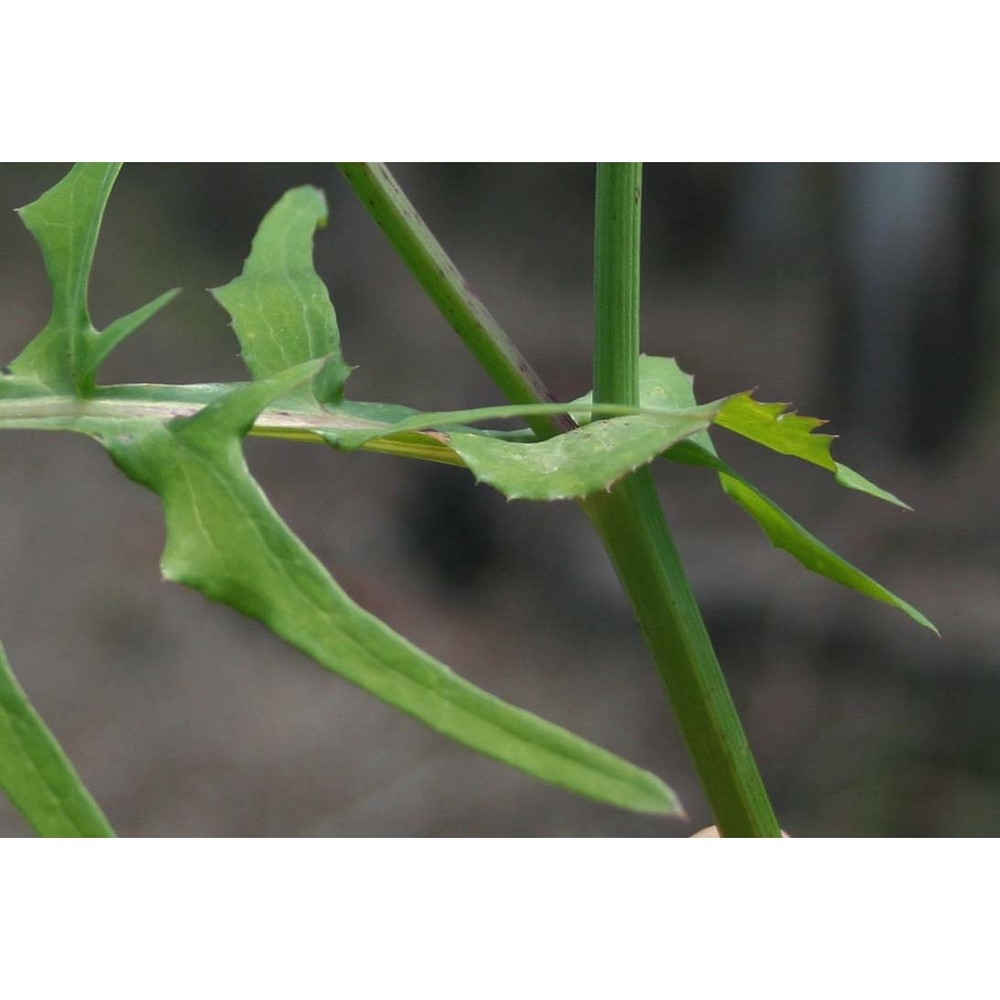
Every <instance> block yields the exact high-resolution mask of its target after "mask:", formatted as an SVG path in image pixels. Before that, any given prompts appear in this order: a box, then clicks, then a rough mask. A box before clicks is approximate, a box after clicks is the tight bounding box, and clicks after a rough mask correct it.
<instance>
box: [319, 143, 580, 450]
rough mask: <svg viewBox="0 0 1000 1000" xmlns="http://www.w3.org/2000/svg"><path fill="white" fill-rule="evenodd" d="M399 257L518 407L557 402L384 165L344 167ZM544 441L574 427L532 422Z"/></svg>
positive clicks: (551, 419) (559, 421) (532, 419)
mask: <svg viewBox="0 0 1000 1000" xmlns="http://www.w3.org/2000/svg"><path fill="white" fill-rule="evenodd" d="M337 166H338V167H339V168H340V171H341V173H342V174H343V175H344V177H345V178H346V179H347V181H348V183H350V185H351V187H353V188H354V191H355V193H356V194H357V195H358V197H359V198H360V199H361V200H362V202H364V204H365V205H366V206H367V208H368V211H369V212H370V213H371V215H372V217H373V218H374V219H375V221H376V222H377V223H378V224H379V226H380V227H381V228H382V231H383V232H384V233H385V235H386V236H387V237H388V239H389V242H390V243H391V244H392V245H393V247H395V249H396V252H397V253H398V254H399V255H400V256H401V257H402V258H403V260H404V261H405V262H406V265H407V266H408V267H409V269H410V271H411V272H412V273H413V276H414V277H415V278H416V279H417V281H419V282H420V285H421V287H422V288H423V289H424V291H425V292H426V293H427V294H428V296H429V297H430V298H431V300H432V301H433V302H434V304H435V305H436V306H437V307H438V309H439V310H440V311H441V314H442V315H443V316H444V318H445V319H446V320H448V322H449V323H450V324H451V325H452V327H453V328H454V330H455V332H456V333H457V334H458V335H459V336H460V337H461V338H462V340H463V341H464V342H465V344H466V346H467V347H468V348H469V350H470V351H471V352H472V354H473V356H474V357H475V358H476V360H477V361H478V362H479V363H480V364H481V365H482V366H483V368H484V369H485V370H486V371H487V372H489V374H490V376H491V377H492V379H493V381H494V382H496V384H497V385H498V386H499V388H500V389H501V390H502V391H503V393H504V394H505V395H506V396H507V398H508V399H509V400H510V401H511V402H512V403H549V402H553V401H554V397H552V396H551V395H550V394H549V393H548V391H547V390H546V388H545V386H544V385H543V383H542V380H541V379H540V378H539V377H538V375H537V374H536V372H535V370H534V369H533V368H532V367H531V365H530V364H528V362H527V361H526V360H525V358H524V357H523V356H522V355H521V353H520V351H518V349H517V348H516V347H515V346H514V344H513V343H512V342H511V340H510V339H509V338H508V336H507V334H506V333H504V331H503V329H502V328H501V326H500V324H499V323H498V322H497V321H496V320H495V319H494V318H493V316H492V315H491V314H490V311H489V310H488V309H487V308H486V306H484V305H483V303H482V302H481V301H480V300H479V298H478V297H477V296H476V294H475V293H474V292H473V291H472V289H471V288H470V287H469V285H468V282H466V280H465V279H464V278H463V277H462V275H461V273H460V272H459V270H458V268H457V267H455V265H454V263H453V262H452V260H451V258H450V257H449V256H448V255H447V254H446V253H445V252H444V249H443V247H442V246H441V244H440V243H438V241H437V240H436V239H435V238H434V235H433V233H431V231H430V230H429V229H428V228H427V226H426V225H425V223H424V221H423V219H421V218H420V216H419V215H418V214H417V210H416V209H415V208H414V207H413V204H412V203H411V202H410V200H409V198H407V197H406V195H405V194H404V193H403V191H402V190H401V188H400V187H399V185H398V184H397V183H396V179H395V178H394V177H393V176H392V174H391V173H389V170H388V168H387V167H386V166H385V164H384V163H338V164H337ZM528 423H529V424H530V425H531V429H532V430H533V431H534V432H535V433H536V434H537V435H538V436H539V437H540V438H549V437H552V436H553V435H555V434H558V433H560V432H561V431H564V430H569V429H570V428H571V427H572V426H573V424H572V422H570V421H568V420H566V419H560V418H558V417H549V416H536V417H530V418H529V419H528Z"/></svg>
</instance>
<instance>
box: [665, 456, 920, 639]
mask: <svg viewBox="0 0 1000 1000" xmlns="http://www.w3.org/2000/svg"><path fill="white" fill-rule="evenodd" d="M666 457H667V458H669V459H672V460H673V461H675V462H683V463H685V464H687V465H699V466H704V467H706V468H709V469H714V470H715V471H716V472H718V473H719V479H720V480H721V482H722V488H723V489H724V490H725V491H726V494H727V495H728V496H729V497H731V498H732V499H733V500H734V501H735V502H736V503H737V504H739V505H740V507H742V508H743V509H744V510H745V511H746V512H747V513H748V514H749V515H750V516H751V517H752V518H753V519H754V520H755V521H756V522H757V523H758V524H759V525H760V526H761V528H763V530H764V533H765V534H766V535H767V537H768V538H769V539H770V540H771V544H772V545H774V546H775V548H779V549H784V550H785V551H786V552H788V553H789V554H790V555H791V556H793V557H794V558H795V559H797V560H798V561H799V562H800V563H801V564H802V565H803V566H805V568H806V569H809V570H812V571H813V572H814V573H819V574H820V576H825V577H826V578H827V579H828V580H832V581H834V582H835V583H840V584H843V585H844V586H845V587H850V588H851V589H852V590H856V591H857V592H858V593H859V594H864V595H866V596H868V597H873V598H875V600H877V601H883V602H885V603H886V604H891V605H892V606H893V607H895V608H899V610H900V611H903V612H905V613H906V614H908V615H909V616H910V617H911V618H912V619H913V620H914V621H915V622H918V623H919V624H921V625H923V626H924V627H925V628H929V629H930V630H931V631H932V632H934V633H935V634H940V633H939V632H938V630H937V628H936V627H935V626H934V625H933V624H932V623H931V622H930V620H929V619H927V618H926V617H925V616H924V615H923V614H921V613H920V612H919V611H918V610H917V609H916V608H915V607H913V605H912V604H908V603H907V602H906V601H904V600H903V599H902V598H900V597H897V596H896V595H895V594H893V593H892V592H891V591H889V590H887V589H886V588H885V587H883V586H882V585H881V584H880V583H878V582H876V581H875V580H873V579H872V578H871V577H870V576H868V575H867V574H865V573H863V572H862V571H861V570H859V569H858V568H857V567H856V566H853V565H851V563H849V562H848V561H847V560H846V559H844V558H842V557H841V556H839V555H837V553H836V552H834V551H833V550H832V549H831V548H829V547H828V546H826V545H824V544H823V542H821V541H820V540H819V539H818V538H816V536H815V535H812V534H810V533H809V532H808V531H807V530H806V529H805V528H803V527H802V525H801V524H799V523H798V522H797V521H795V520H794V519H793V518H792V517H790V516H789V515H788V514H786V513H785V511H783V510H782V509H781V508H780V507H779V506H778V505H777V504H776V503H775V502H774V501H773V500H770V499H769V498H768V497H766V496H765V495H764V494H763V493H762V492H761V491H760V490H759V489H757V487H756V486H754V485H753V484H752V483H751V482H749V480H747V479H745V478H744V477H743V476H741V475H740V474H739V473H738V472H736V471H735V470H734V469H733V468H731V467H730V466H729V465H727V464H726V463H725V462H723V461H722V460H721V459H720V458H719V457H718V456H717V455H715V454H713V453H712V452H711V451H710V450H709V449H707V448H705V447H703V446H702V445H700V444H697V443H696V442H694V441H683V442H681V443H680V444H679V445H677V446H676V447H675V448H672V449H671V450H670V451H669V452H668V453H667V456H666Z"/></svg>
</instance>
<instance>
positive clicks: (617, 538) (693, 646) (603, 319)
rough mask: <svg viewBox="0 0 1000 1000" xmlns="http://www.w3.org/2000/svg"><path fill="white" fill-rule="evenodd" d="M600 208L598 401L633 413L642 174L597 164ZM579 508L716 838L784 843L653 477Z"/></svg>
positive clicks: (635, 167) (639, 477)
mask: <svg viewBox="0 0 1000 1000" xmlns="http://www.w3.org/2000/svg"><path fill="white" fill-rule="evenodd" d="M596 202H597V209H596V225H595V266H594V271H595V316H596V324H595V328H596V344H595V351H594V401H595V402H599V403H618V404H627V405H634V404H636V403H637V402H638V396H639V386H638V362H639V271H640V217H641V203H642V165H641V164H638V163H621V164H618V163H602V164H599V165H598V172H597V199H596ZM582 504H583V507H584V510H586V512H587V514H588V515H589V516H590V518H591V520H592V521H593V523H594V525H595V527H596V528H597V531H598V534H599V535H600V536H601V539H602V541H603V542H604V546H605V548H606V549H607V551H608V554H609V555H610V557H611V560H612V562H613V563H614V566H615V569H616V571H617V573H618V576H619V579H620V580H621V582H622V585H623V587H624V588H625V591H626V593H627V594H628V597H629V600H630V601H631V603H632V606H633V609H634V610H635V614H636V617H637V618H638V620H639V625H640V627H641V629H642V632H643V635H644V636H645V638H646V642H647V644H648V645H649V647H650V650H651V652H652V654H653V659H654V660H655V662H656V665H657V667H658V668H659V670H660V673H661V675H662V677H663V681H664V683H665V685H666V688H667V692H668V694H669V696H670V700H671V703H672V704H673V707H674V711H675V713H676V715H677V719H678V722H679V725H680V729H681V733H682V735H683V736H684V741H685V743H686V744H687V747H688V751H689V752H690V754H691V756H692V758H693V760H694V763H695V767H696V768H697V771H698V775H699V777H700V779H701V783H702V786H703V787H704V789H705V793H706V795H707V796H708V800H709V802H710V804H711V806H712V810H713V813H714V815H715V822H716V825H717V826H718V828H719V831H720V833H721V834H722V835H723V836H729V837H778V836H780V835H781V831H780V829H779V827H778V823H777V820H776V819H775V817H774V813H773V811H772V809H771V806H770V803H769V802H768V798H767V793H766V791H765V789H764V785H763V782H762V781H761V778H760V773H759V772H758V770H757V765H756V763H755V762H754V759H753V755H752V754H751V752H750V747H749V745H748V743H747V740H746V736H745V735H744V733H743V728H742V726H741V725H740V720H739V717H738V715H737V713H736V708H735V706H734V705H733V701H732V698H731V697H730V694H729V690H728V688H727V686H726V681H725V678H724V677H723V675H722V670H721V668H720V666H719V662H718V659H717V658H716V656H715V651H714V649H713V648H712V643H711V640H710V639H709V636H708V632H707V631H706V629H705V624H704V621H703V620H702V617H701V611H700V609H699V608H698V603H697V601H696V600H695V597H694V594H693V593H692V591H691V586H690V584H689V583H688V580H687V577H686V575H685V573H684V567H683V565H682V563H681V559H680V555H679V553H678V551H677V547H676V545H675V544H674V540H673V538H672V537H671V534H670V530H669V528H668V526H667V522H666V519H665V518H664V516H663V509H662V507H661V505H660V500H659V497H658V495H657V492H656V486H655V484H654V482H653V477H652V473H651V472H650V470H649V469H641V470H639V471H637V472H634V473H632V474H631V475H630V476H628V477H627V478H626V479H624V480H622V482H620V483H619V484H618V485H617V486H616V487H615V488H614V489H612V490H611V491H610V492H609V493H597V494H593V495H591V496H590V497H587V498H585V499H584V500H583V502H582Z"/></svg>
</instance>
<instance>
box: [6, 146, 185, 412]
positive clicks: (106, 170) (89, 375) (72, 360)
mask: <svg viewBox="0 0 1000 1000" xmlns="http://www.w3.org/2000/svg"><path fill="white" fill-rule="evenodd" d="M120 169H121V164H120V163H78V164H77V165H76V166H74V167H73V169H72V170H70V172H69V173H68V174H67V175H66V176H65V177H64V178H63V179H62V180H61V181H60V182H59V183H58V184H56V185H55V187H53V188H51V189H50V190H48V191H47V192H46V193H45V194H43V195H42V196H41V197H40V198H38V199H37V200H36V201H34V202H32V203H31V204H30V205H26V206H25V207H24V208H22V209H20V210H19V213H18V214H19V215H20V216H21V219H22V221H23V222H24V224H25V226H26V227H27V228H28V230H29V231H30V232H31V234H32V236H34V237H35V240H36V241H37V243H38V245H39V247H41V250H42V256H43V258H44V260H45V269H46V271H47V273H48V276H49V282H50V283H51V285H52V312H51V315H50V316H49V321H48V323H47V324H46V325H45V328H44V329H43V330H42V331H41V333H39V334H38V335H37V336H36V337H35V338H34V339H33V340H32V341H31V343H30V344H28V346H27V347H26V348H25V349H24V350H23V351H22V352H21V353H20V354H19V355H18V357H17V358H15V360H14V361H12V362H11V364H10V371H11V372H12V374H13V375H14V376H15V377H16V378H21V379H28V380H35V381H37V382H39V383H41V384H42V385H44V386H47V387H48V388H50V389H53V390H56V391H59V392H65V393H70V394H72V395H76V396H80V395H89V394H90V393H91V392H92V391H93V388H94V384H95V376H96V372H97V368H98V366H99V365H100V364H101V362H102V361H103V360H104V359H105V358H106V357H107V356H108V354H109V353H110V352H111V350H112V349H113V348H114V347H116V346H117V345H118V344H119V343H121V341H122V340H124V339H125V337H127V336H128V335H129V334H130V333H132V332H133V331H134V330H136V329H137V328H138V327H139V325H140V324H141V323H143V322H145V321H146V320H147V319H149V317H150V316H152V315H153V314H154V313H155V312H157V311H158V310H159V309H160V308H161V307H162V306H164V305H166V303H167V302H168V301H169V300H170V299H171V298H173V296H174V295H175V294H176V289H175V290H174V291H172V292H167V293H165V294H164V295H161V296H160V297H159V298H157V299H156V300H155V301H154V302H152V303H150V304H149V305H148V306H144V307H142V308H140V309H137V310H136V311H135V312H133V313H131V314H130V315H129V316H127V317H125V318H123V319H121V320H118V321H117V323H113V324H112V325H111V326H110V327H109V328H108V330H107V331H105V333H103V334H102V333H100V332H98V331H97V330H96V329H95V328H94V326H93V323H92V322H91V319H90V312H89V309H88V306H87V289H88V284H89V281H90V269H91V266H92V264H93V261H94V249H95V247H96V245H97V236H98V233H99V231H100V228H101V220H102V219H103V217H104V208H105V206H106V204H107V201H108V196H109V195H110V194H111V188H112V187H113V186H114V182H115V179H116V178H117V176H118V172H119V170H120Z"/></svg>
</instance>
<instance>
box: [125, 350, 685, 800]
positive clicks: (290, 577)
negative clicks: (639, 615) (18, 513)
mask: <svg viewBox="0 0 1000 1000" xmlns="http://www.w3.org/2000/svg"><path fill="white" fill-rule="evenodd" d="M315 371H316V366H315V365H306V366H302V367H301V368H299V369H297V370H293V371H291V372H285V373H282V374H281V375H279V376H275V377H272V378H271V379H268V380H265V381H261V382H255V383H252V384H249V385H245V386H241V387H239V388H237V389H234V390H232V391H230V392H229V393H227V394H226V395H225V396H224V397H222V398H220V399H219V400H217V401H216V402H214V403H212V404H210V405H209V406H208V407H206V408H205V409H204V410H202V411H200V412H199V413H198V414H196V415H195V416H194V417H190V418H182V419H178V420H174V421H172V422H171V423H169V424H166V425H163V426H159V427H155V428H153V429H152V430H151V431H149V432H148V433H146V434H143V435H140V436H138V437H135V436H126V437H122V438H118V439H114V440H112V441H109V442H108V443H107V445H108V447H109V450H110V452H111V455H112V457H113V458H114V460H115V461H116V463H118V464H119V466H120V467H121V468H122V469H123V470H124V471H125V472H126V474H127V475H129V476H130V477H131V478H133V479H136V480H137V481H138V482H141V483H143V484H144V485H147V486H149V487H150V488H152V489H153V490H154V491H156V492H157V493H159V495H160V496H161V497H162V499H163V502H164V508H165V512H166V518H167V546H166V549H165V551H164V556H163V562H162V565H163V571H164V575H165V576H167V577H168V578H169V579H172V580H176V581H177V582H180V583H183V584H185V585H187V586H190V587H193V588H194V589H196V590H199V591H200V592H201V593H203V594H205V595H206V596H207V597H209V598H211V599H213V600H216V601H220V602H222V603H225V604H228V605H230V606H231V607H234V608H236V609H237V610H239V611H241V612H242V613H244V614H246V615H248V616H250V617H254V618H257V619H259V620H261V621H263V622H264V623H265V624H266V625H267V626H268V627H269V628H270V629H271V630H272V631H273V632H274V633H275V634H276V635H279V636H280V637H281V638H283V639H285V640H286V641H287V642H289V643H290V644H291V645H293V646H295V647H296V648H298V649H300V650H301V651H302V652H304V653H306V654H307V655H308V656H310V657H312V658H313V659H314V660H315V661H316V662H317V663H319V664H320V665H321V666H323V667H325V668H326V669H328V670H330V671H332V672H334V673H337V674H339V675H340V676H342V677H344V678H346V679H347V680H349V681H351V682H353V683H355V684H357V685H359V686H360V687H362V688H364V689H365V690H367V691H369V692H370V693H372V694H374V695H375V696H376V697H378V698H380V699H382V700H383V701H386V702H388V703H389V704H392V705H395V706H396V707H397V708H400V709H401V710H403V711H405V712H407V713H408V714H410V715H412V716H413V717H415V718H417V719H419V720H420V721H422V722H424V723H425V724H427V725H429V726H430V727H431V728H433V729H436V730H437V731H438V732H441V733H442V734H444V735H446V736H449V737H450V738H452V739H455V740H457V741H458V742H461V743H463V744H465V745H466V746H469V747H470V748H472V749H474V750H477V751H479V752H481V753H484V754H486V755H487V756H491V757H494V758H496V759H498V760H501V761H503V762H505V763H507V764H510V765H512V766H514V767H517V768H519V769H520V770H522V771H525V772H526V773H528V774H531V775H533V776H535V777H537V778H540V779H541V780H543V781H547V782H549V783H551V784H554V785H558V786H560V787H563V788H566V789H568V790H571V791H574V792H576V793H578V794H582V795H586V796H588V797H590V798H594V799H596V800H598V801H602V802H606V803H609V804H612V805H617V806H619V807H621V808H626V809H632V810H635V811H640V812H656V813H665V814H677V813H678V812H679V811H680V805H679V803H678V802H677V800H676V797H675V796H674V795H673V793H672V792H671V791H670V790H669V789H668V788H667V787H666V786H665V785H664V784H663V783H662V782H661V781H660V780H659V779H658V778H656V777H655V776H653V775H651V774H649V773H648V772H646V771H643V770H641V769H640V768H637V767H636V766H635V765H633V764H630V763H628V762H626V761H623V760H621V759H620V758H618V757H616V756H614V755H613V754H611V753H609V752H608V751H606V750H603V749H602V748H600V747H597V746H595V745H594V744H592V743H589V742H587V741H585V740H582V739H580V738H579V737H576V736H574V735H572V734H571V733H569V732H568V731H566V730H564V729H562V728H561V727H559V726H555V725H553V724H551V723H548V722H545V721H544V720H542V719H540V718H538V717H537V716H535V715H533V714H531V713H529V712H526V711H524V710H522V709H518V708H515V707H513V706H510V705H507V704H505V703H504V702H502V701H500V700H499V699H497V698H495V697H494V696H492V695H490V694H488V693H486V692H484V691H481V690H480V689H478V688H476V687H475V686H474V685H472V684H470V683H469V682H468V681H465V680H464V679H462V678H461V677H459V676H458V675H456V674H455V673H453V672H452V671H451V670H450V669H448V668H447V667H445V666H444V665H443V664H440V663H438V662H437V661H436V660H434V659H433V658H432V657H430V656H429V655H427V654H426V653H424V652H422V651H421V650H419V649H417V647H415V646H413V645H412V644H411V643H409V642H408V641H407V640H406V639H404V638H403V637H402V636H400V635H398V634H397V633H395V632H393V631H392V630H391V629H390V628H389V627H388V626H386V625H385V624H384V623H382V622H380V621H379V620H378V619H377V618H375V617H374V616H373V615H371V614H369V613H368V612H366V611H364V610H363V609H362V608H360V607H358V605H356V604H355V603H354V602H353V601H351V599H350V598H349V597H348V596H347V594H346V593H344V591H343V590H342V589H341V588H340V587H339V586H338V585H337V584H336V582H335V581H334V580H333V578H332V577H331V576H330V574H329V573H328V572H327V571H326V569H325V568H324V567H323V566H322V565H321V564H320V563H319V562H318V560H316V558H315V557H314V556H313V555H312V553H311V552H309V550H308V549H307V548H306V547H305V546H304V545H303V544H302V542H301V541H300V540H299V539H298V538H297V537H296V536H295V535H294V534H293V533H292V532H291V530H290V529H289V528H288V526H287V525H286V524H285V523H284V522H283V521H282V520H281V519H280V517H279V516H278V514H277V513H276V512H275V511H274V510H273V508H272V507H271V506H270V503H269V502H268V501H267V498H266V496H265V495H264V494H263V492H262V491H261V490H260V487H259V486H258V485H257V483H256V482H255V481H254V480H253V478H252V477H251V476H250V473H249V470H247V468H246V464H245V461H244V459H243V455H242V449H241V446H240V437H241V436H242V434H243V433H245V430H246V429H247V427H248V426H249V425H250V423H252V421H253V418H254V416H255V414H256V412H257V411H259V409H260V408H262V407H263V406H264V405H266V403H267V402H268V400H269V399H272V398H276V397H277V396H280V395H282V394H284V393H287V392H288V391H289V389H290V387H291V386H292V385H293V384H295V383H296V381H298V382H301V381H302V379H303V377H306V378H308V377H310V376H312V375H313V374H314V373H315Z"/></svg>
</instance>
